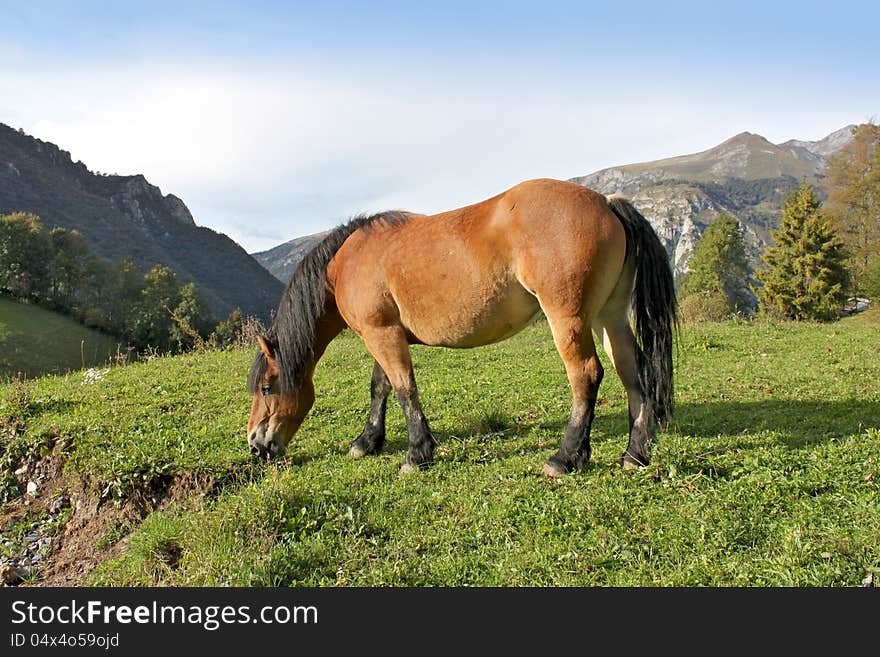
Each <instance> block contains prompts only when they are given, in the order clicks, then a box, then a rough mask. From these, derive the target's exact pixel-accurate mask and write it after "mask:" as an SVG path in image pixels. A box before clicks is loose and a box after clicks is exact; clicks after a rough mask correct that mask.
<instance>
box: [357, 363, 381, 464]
mask: <svg viewBox="0 0 880 657" xmlns="http://www.w3.org/2000/svg"><path fill="white" fill-rule="evenodd" d="M389 392H391V382H390V381H389V380H388V377H387V376H386V375H385V370H383V369H382V367H381V366H380V365H379V363H378V362H373V376H372V378H371V379H370V417H369V418H367V425H366V426H365V427H364V430H363V431H362V432H361V435H360V436H358V437H357V438H355V439H354V441H352V443H351V449H349V450H348V455H349V456H350V457H351V458H354V459H359V458H361V457H362V456H366V455H367V454H378V453H379V452H380V451H382V445H384V444H385V409H386V408H387V406H388V393H389Z"/></svg>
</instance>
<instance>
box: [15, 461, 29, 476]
mask: <svg viewBox="0 0 880 657" xmlns="http://www.w3.org/2000/svg"><path fill="white" fill-rule="evenodd" d="M27 471H28V467H27V463H25V464H23V465H21V466H19V468H18V470H16V471H15V476H16V477H20V476H22V475H24V474H27Z"/></svg>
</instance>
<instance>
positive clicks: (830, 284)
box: [755, 181, 848, 320]
mask: <svg viewBox="0 0 880 657" xmlns="http://www.w3.org/2000/svg"><path fill="white" fill-rule="evenodd" d="M772 236H773V241H774V245H773V246H770V247H767V250H766V251H765V253H764V262H765V263H766V264H767V267H766V268H764V269H759V270H758V271H756V272H755V279H756V280H757V281H758V282H759V283H761V287H759V288H758V289H757V290H756V292H757V295H758V302H759V304H760V307H761V310H762V312H764V313H766V314H768V315H771V316H774V317H778V318H785V319H795V320H809V319H812V320H830V319H834V318H836V317H837V316H838V314H839V313H840V310H841V309H842V308H843V304H844V301H845V300H846V288H847V282H848V274H847V270H846V269H845V267H844V260H845V254H844V251H843V242H842V241H841V240H840V238H839V237H837V235H836V234H835V233H834V231H833V230H832V229H831V228H830V226H829V225H828V222H827V220H826V219H825V216H824V214H823V212H822V203H821V201H819V198H818V197H817V196H816V191H815V190H814V189H813V188H812V187H811V186H810V185H808V184H807V183H806V181H803V182H801V185H800V188H799V189H798V190H797V191H796V192H794V193H793V194H791V195H790V196H789V197H788V198H787V199H786V200H785V203H784V205H783V208H782V222H781V224H780V227H779V230H775V231H773V232H772Z"/></svg>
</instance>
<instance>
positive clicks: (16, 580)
mask: <svg viewBox="0 0 880 657" xmlns="http://www.w3.org/2000/svg"><path fill="white" fill-rule="evenodd" d="M0 582H2V583H3V585H4V586H17V585H18V584H21V573H19V572H18V571H17V570H16V569H15V568H13V567H12V566H10V565H9V564H3V565H2V566H0Z"/></svg>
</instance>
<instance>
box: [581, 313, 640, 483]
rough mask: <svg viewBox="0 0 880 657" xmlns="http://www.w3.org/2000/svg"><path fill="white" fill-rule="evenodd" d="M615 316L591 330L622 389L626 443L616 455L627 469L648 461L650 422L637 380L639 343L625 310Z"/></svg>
mask: <svg viewBox="0 0 880 657" xmlns="http://www.w3.org/2000/svg"><path fill="white" fill-rule="evenodd" d="M618 315H619V316H616V317H613V318H612V319H608V320H603V321H602V322H601V323H597V324H596V325H595V329H596V333H597V334H598V335H600V336H601V339H602V344H603V346H604V347H605V351H606V352H607V353H608V356H609V357H610V358H611V361H612V362H613V363H614V369H615V370H617V374H618V375H619V376H620V380H621V382H622V383H623V387H624V388H625V389H626V398H627V403H628V406H629V444H628V445H627V448H626V451H625V452H624V453H623V455H622V456H621V457H620V463H621V465H622V466H623V467H624V468H625V469H630V468H636V467H643V466H646V465H648V463H649V462H650V454H651V446H652V444H653V442H654V421H653V418H651V417H650V407H649V405H648V404H646V403H645V401H644V397H643V395H642V387H641V384H640V383H639V373H638V372H639V370H638V367H639V360H638V359H639V346H638V344H637V343H636V339H635V337H634V336H633V333H632V329H631V328H630V325H629V321H628V320H627V318H626V314H625V312H623V311H621V312H620V313H619V314H618Z"/></svg>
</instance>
